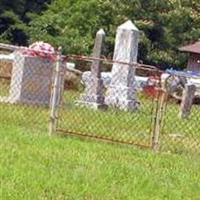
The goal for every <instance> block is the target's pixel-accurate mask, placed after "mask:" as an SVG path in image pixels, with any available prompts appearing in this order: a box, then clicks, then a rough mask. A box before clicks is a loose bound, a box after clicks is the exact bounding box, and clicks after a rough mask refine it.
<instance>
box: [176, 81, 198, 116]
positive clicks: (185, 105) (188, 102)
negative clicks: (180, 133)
mask: <svg viewBox="0 0 200 200" xmlns="http://www.w3.org/2000/svg"><path fill="white" fill-rule="evenodd" d="M195 92H196V86H195V85H192V84H186V85H185V89H184V91H183V97H182V102H181V108H180V114H179V116H180V118H182V119H185V118H188V116H189V115H190V111H191V108H192V103H193V99H194V96H195Z"/></svg>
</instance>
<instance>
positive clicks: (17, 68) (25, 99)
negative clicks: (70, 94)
mask: <svg viewBox="0 0 200 200" xmlns="http://www.w3.org/2000/svg"><path fill="white" fill-rule="evenodd" d="M53 72H54V62H53V61H51V60H50V59H46V58H41V57H35V56H28V55H26V56H25V55H23V54H22V53H21V52H16V53H15V59H14V62H13V69H12V77H11V86H10V94H9V97H8V99H9V102H10V103H26V104H37V105H49V103H50V98H51V87H52V78H53ZM62 84H64V83H63V81H62Z"/></svg>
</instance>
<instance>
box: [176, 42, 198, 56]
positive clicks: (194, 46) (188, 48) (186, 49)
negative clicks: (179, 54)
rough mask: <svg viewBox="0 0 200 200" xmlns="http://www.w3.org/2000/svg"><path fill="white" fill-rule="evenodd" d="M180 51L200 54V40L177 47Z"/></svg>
mask: <svg viewBox="0 0 200 200" xmlns="http://www.w3.org/2000/svg"><path fill="white" fill-rule="evenodd" d="M179 50H180V51H183V52H189V53H197V54H200V41H198V42H196V43H194V44H190V45H186V46H184V47H181V48H179Z"/></svg>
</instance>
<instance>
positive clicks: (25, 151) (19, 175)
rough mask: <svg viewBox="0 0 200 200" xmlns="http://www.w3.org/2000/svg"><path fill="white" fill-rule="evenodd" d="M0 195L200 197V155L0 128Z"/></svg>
mask: <svg viewBox="0 0 200 200" xmlns="http://www.w3.org/2000/svg"><path fill="white" fill-rule="evenodd" d="M0 133H1V134H0V160H1V165H0V183H1V188H0V199H2V200H9V199H12V200H13V199H16V200H17V199H19V200H22V199H31V200H33V199H76V200H77V199H80V200H85V199H95V200H100V199H102V200H106V199H108V200H110V199H113V200H117V199H119V200H121V199H126V200H129V199H130V200H132V199H138V200H139V199H141V200H145V199H148V200H151V199H152V200H155V199H161V200H163V199H171V200H174V199H176V200H179V199H180V200H183V199H188V200H189V199H191V200H198V199H200V182H199V180H200V173H199V172H200V159H199V158H198V157H196V158H195V159H194V157H193V158H188V157H184V156H179V155H175V154H174V155H173V154H153V153H152V152H150V151H144V150H139V149H135V148H133V147H131V148H129V147H127V146H120V145H111V144H106V143H97V142H94V141H86V140H84V141H81V140H79V139H75V138H62V137H52V138H49V137H48V136H47V135H46V133H44V132H35V133H33V132H30V131H26V130H24V129H22V128H19V126H17V125H15V124H13V125H12V126H8V125H3V126H1V127H0Z"/></svg>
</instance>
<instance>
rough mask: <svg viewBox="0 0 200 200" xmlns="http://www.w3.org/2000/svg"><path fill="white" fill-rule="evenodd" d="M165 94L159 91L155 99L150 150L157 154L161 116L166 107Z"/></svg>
mask: <svg viewBox="0 0 200 200" xmlns="http://www.w3.org/2000/svg"><path fill="white" fill-rule="evenodd" d="M166 99H167V93H166V92H165V91H164V90H161V89H160V90H159V92H158V98H157V106H156V112H155V121H154V124H153V132H152V149H153V150H154V151H155V152H157V151H158V150H159V147H160V134H161V128H162V121H163V114H164V110H165V106H166Z"/></svg>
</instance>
